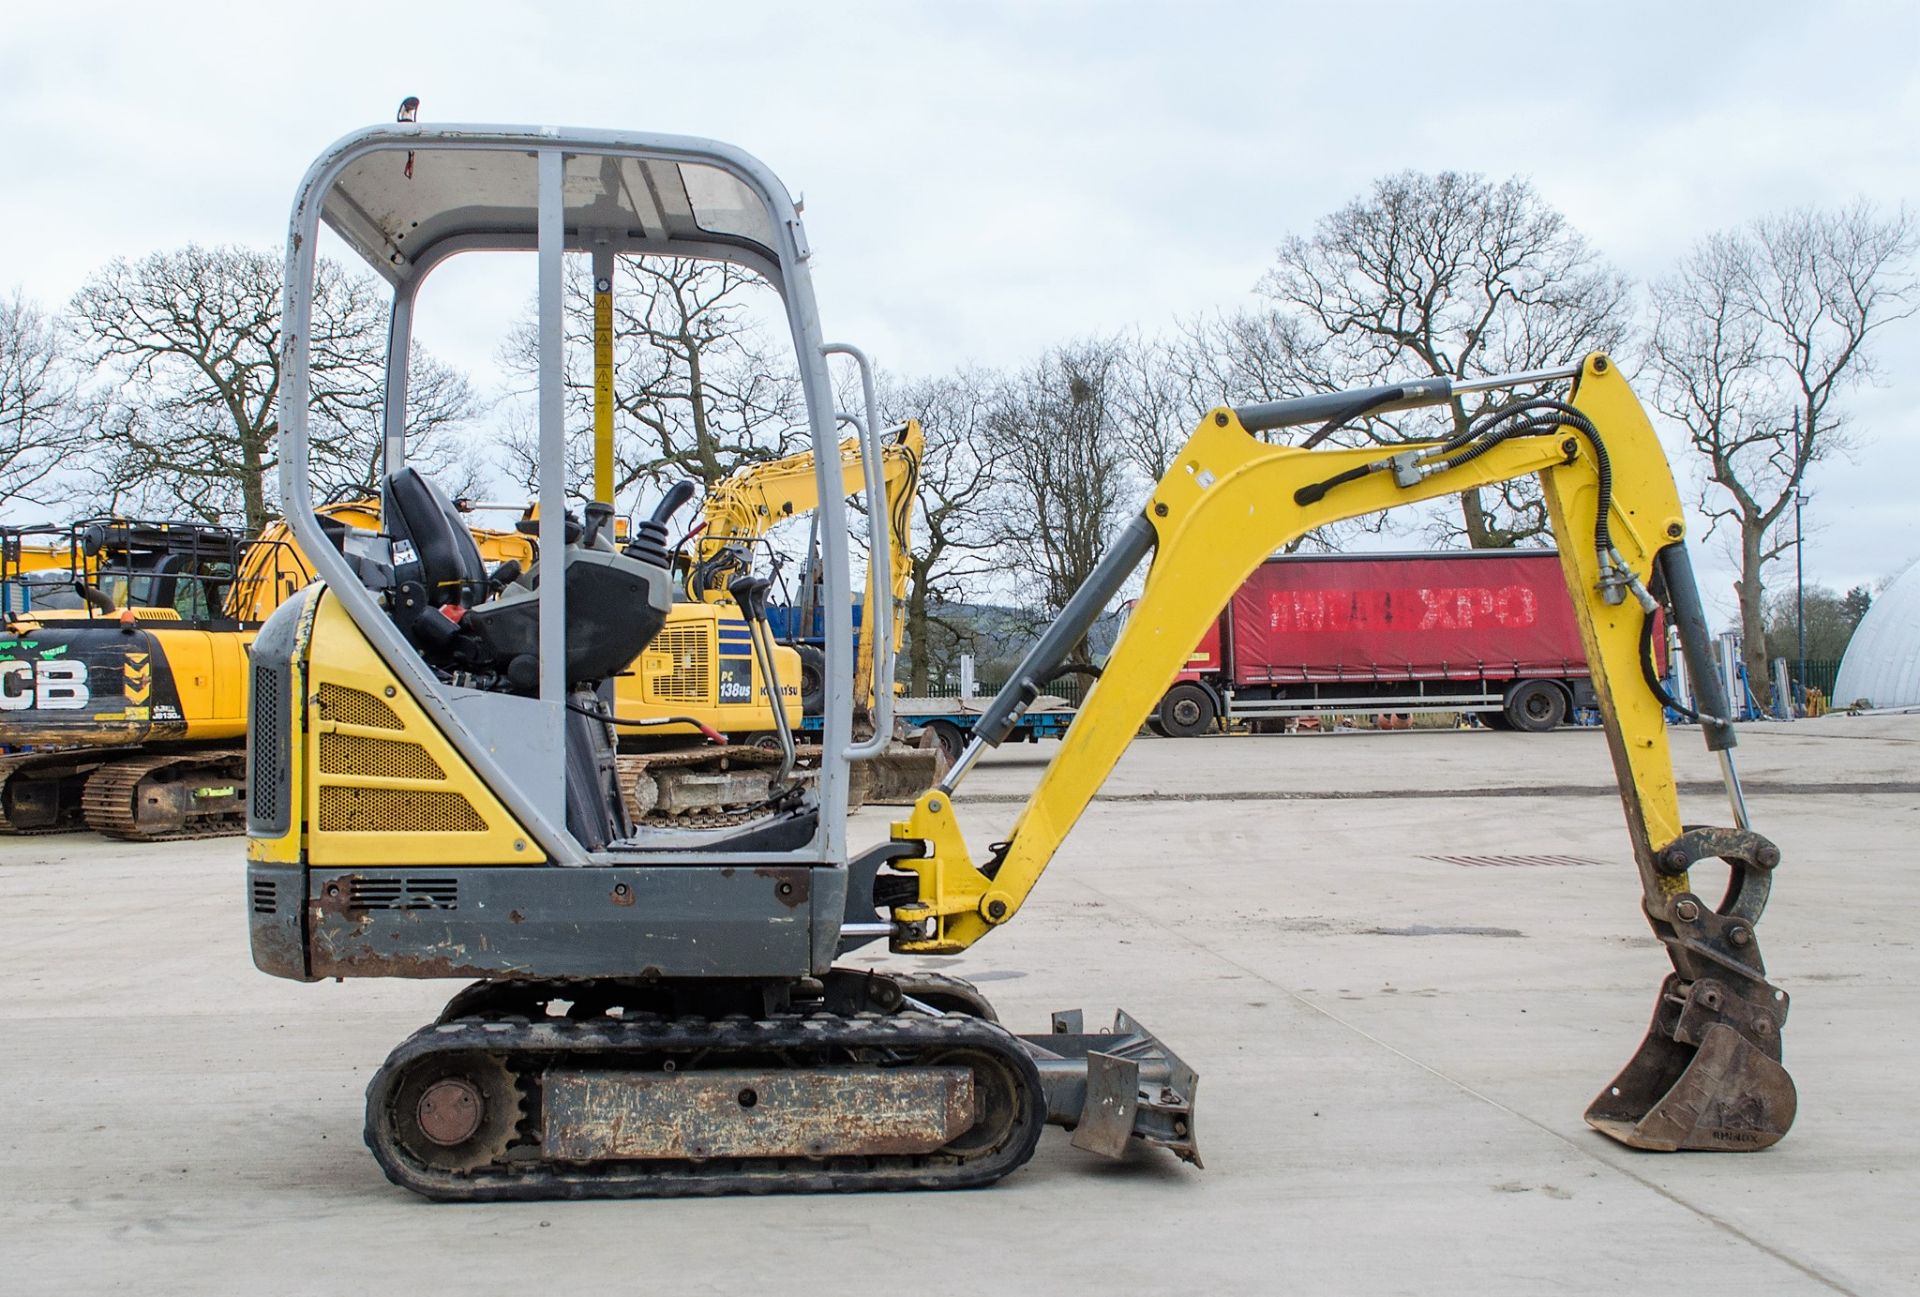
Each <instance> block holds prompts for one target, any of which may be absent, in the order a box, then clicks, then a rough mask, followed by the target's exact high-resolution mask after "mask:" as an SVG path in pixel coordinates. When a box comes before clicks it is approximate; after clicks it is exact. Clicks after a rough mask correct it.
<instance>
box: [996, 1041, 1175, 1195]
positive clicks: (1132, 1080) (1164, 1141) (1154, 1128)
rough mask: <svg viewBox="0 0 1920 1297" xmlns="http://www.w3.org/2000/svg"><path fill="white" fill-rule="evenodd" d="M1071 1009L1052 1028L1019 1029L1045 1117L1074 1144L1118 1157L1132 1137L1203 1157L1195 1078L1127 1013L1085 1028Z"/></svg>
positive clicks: (1171, 1150)
mask: <svg viewBox="0 0 1920 1297" xmlns="http://www.w3.org/2000/svg"><path fill="white" fill-rule="evenodd" d="M1083 1021H1084V1019H1083V1015H1082V1014H1081V1012H1080V1010H1078V1009H1074V1010H1072V1011H1070V1012H1067V1013H1056V1014H1054V1015H1053V1032H1052V1034H1050V1035H1046V1036H1022V1037H1020V1043H1021V1044H1022V1045H1024V1046H1025V1047H1026V1050H1027V1053H1029V1054H1030V1055H1032V1056H1033V1061H1034V1064H1035V1066H1037V1067H1038V1068H1039V1069H1040V1084H1041V1086H1042V1087H1043V1088H1044V1089H1045V1090H1046V1094H1047V1122H1048V1124H1049V1125H1054V1126H1064V1127H1066V1128H1067V1129H1068V1130H1071V1131H1072V1132H1073V1146H1074V1147H1075V1148H1083V1149H1086V1150H1087V1151H1088V1152H1090V1153H1099V1154H1101V1155H1102V1156H1104V1157H1119V1156H1121V1155H1122V1154H1123V1153H1125V1152H1126V1150H1127V1143H1128V1141H1130V1140H1134V1139H1137V1140H1139V1141H1141V1142H1142V1143H1144V1144H1150V1145H1153V1146H1155V1147H1157V1148H1164V1149H1167V1150H1169V1151H1170V1152H1172V1153H1173V1154H1174V1155H1175V1156H1177V1157H1179V1158H1180V1159H1181V1160H1182V1161H1186V1162H1191V1163H1193V1164H1194V1165H1195V1166H1199V1165H1200V1164H1201V1163H1200V1149H1199V1145H1198V1144H1197V1143H1196V1142H1195V1137H1194V1129H1193V1096H1194V1091H1195V1090H1196V1089H1197V1088H1198V1086H1199V1081H1200V1078H1199V1077H1198V1076H1197V1075H1196V1074H1195V1072H1194V1070H1193V1069H1192V1068H1190V1067H1188V1066H1187V1065H1186V1064H1185V1063H1183V1062H1181V1061H1180V1059H1179V1056H1178V1055H1176V1054H1175V1053H1174V1052H1173V1051H1172V1050H1170V1049H1168V1048H1167V1047H1166V1046H1165V1045H1163V1044H1161V1043H1160V1039H1159V1038H1158V1037H1157V1036H1155V1035H1154V1034H1153V1033H1152V1032H1150V1031H1148V1030H1147V1029H1146V1028H1145V1027H1143V1026H1141V1025H1140V1024H1139V1023H1137V1022H1135V1021H1134V1020H1133V1019H1132V1018H1130V1017H1129V1016H1127V1014H1126V1013H1124V1012H1120V1013H1116V1014H1114V1015H1113V1030H1112V1031H1103V1032H1093V1033H1088V1032H1087V1031H1086V1030H1085V1027H1084V1026H1083Z"/></svg>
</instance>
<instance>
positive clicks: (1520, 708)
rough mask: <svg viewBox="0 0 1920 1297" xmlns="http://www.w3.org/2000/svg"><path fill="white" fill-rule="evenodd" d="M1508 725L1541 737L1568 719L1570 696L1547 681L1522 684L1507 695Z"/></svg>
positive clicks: (1532, 681)
mask: <svg viewBox="0 0 1920 1297" xmlns="http://www.w3.org/2000/svg"><path fill="white" fill-rule="evenodd" d="M1505 712H1506V717H1507V721H1508V722H1509V723H1510V724H1511V725H1512V726H1513V728H1515V729H1516V730H1524V731H1526V732H1527V733H1529V734H1542V733H1545V732H1546V731H1547V730H1550V729H1552V728H1553V727H1554V726H1556V725H1558V724H1560V722H1562V721H1564V720H1566V719H1567V696H1566V695H1565V694H1563V693H1561V692H1560V686H1559V685H1556V684H1553V683H1552V682H1551V681H1547V680H1522V681H1521V682H1520V683H1519V684H1517V685H1515V686H1514V687H1513V688H1512V689H1510V690H1508V691H1507V705H1506V708H1505Z"/></svg>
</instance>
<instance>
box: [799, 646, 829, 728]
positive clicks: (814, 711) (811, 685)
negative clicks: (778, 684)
mask: <svg viewBox="0 0 1920 1297" xmlns="http://www.w3.org/2000/svg"><path fill="white" fill-rule="evenodd" d="M793 650H794V652H796V653H798V654H799V655H800V714H801V715H802V716H818V715H820V714H821V713H823V712H825V711H826V710H827V655H826V654H825V653H822V652H821V651H820V650H819V649H817V648H815V647H814V646H813V645H811V644H795V645H794V646H793Z"/></svg>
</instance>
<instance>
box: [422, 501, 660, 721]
mask: <svg viewBox="0 0 1920 1297" xmlns="http://www.w3.org/2000/svg"><path fill="white" fill-rule="evenodd" d="M386 492H387V507H388V511H389V512H388V518H389V523H388V532H389V534H390V535H391V536H392V537H393V563H394V566H393V572H394V587H395V590H394V595H393V597H391V598H390V599H389V608H390V611H391V612H392V613H393V616H394V620H395V621H396V623H398V624H399V626H400V628H401V630H402V631H403V632H404V633H405V634H406V635H407V638H408V639H409V640H410V641H412V643H413V645H414V646H415V647H416V648H418V649H419V650H420V651H421V653H422V654H423V655H424V656H426V657H427V658H428V660H429V661H435V662H441V663H445V664H448V665H454V666H458V667H462V668H465V669H468V670H475V671H492V672H497V673H500V674H503V675H504V676H505V678H506V681H507V684H508V686H509V687H510V688H511V689H512V690H513V691H515V692H519V693H532V692H533V691H534V690H535V688H536V686H537V684H538V681H539V678H540V670H539V652H540V621H539V607H540V604H539V586H540V578H541V572H542V569H543V568H547V567H549V566H550V565H551V561H550V560H548V561H543V562H539V563H536V564H535V565H534V567H533V568H532V569H531V570H530V571H528V572H527V573H526V574H525V575H524V576H523V577H521V579H520V580H519V581H517V582H515V583H514V584H512V585H509V586H507V587H506V589H505V590H504V591H501V592H498V593H496V586H497V585H498V584H499V583H497V582H490V581H489V580H488V578H487V573H486V569H485V565H484V564H483V562H482V561H481V558H480V550H479V547H478V546H477V545H475V544H474V540H473V534H472V533H471V532H469V531H468V530H467V527H466V524H465V522H463V521H462V520H461V517H460V515H459V513H458V512H457V511H455V509H454V507H453V503H452V502H451V501H450V500H448V499H447V497H446V495H445V493H443V492H442V491H441V490H440V489H439V488H438V487H437V486H435V485H434V484H433V483H432V482H430V481H428V480H427V479H426V478H425V477H423V476H421V474H420V473H419V471H418V470H416V469H412V468H403V469H401V470H400V471H399V472H397V473H394V474H392V475H390V476H389V477H388V478H387V483H386ZM568 531H569V534H570V536H572V537H576V538H578V540H577V543H573V544H569V545H567V546H566V549H565V556H564V564H565V571H566V582H567V667H566V681H567V684H568V685H570V686H571V685H576V684H593V683H597V682H599V681H601V680H605V679H607V678H608V677H610V676H612V675H614V674H616V673H617V672H620V671H623V670H625V669H626V668H627V666H628V664H629V663H631V662H632V661H633V659H634V658H635V657H637V656H638V655H639V653H640V651H641V650H642V649H644V648H645V647H646V646H647V645H648V644H649V643H651V642H652V641H653V637H654V636H655V635H656V634H658V633H659V631H660V627H661V626H662V625H664V624H665V623H666V619H667V612H668V610H669V609H670V608H671V607H672V606H673V581H672V578H671V576H670V575H669V573H668V571H667V569H666V567H665V565H664V563H662V562H659V561H656V560H654V559H652V558H647V557H635V556H634V555H633V554H632V553H631V552H629V553H622V552H620V551H619V550H616V549H615V548H614V547H613V542H612V540H611V539H610V538H608V537H607V536H606V535H605V534H604V529H593V530H592V534H591V535H588V536H582V534H581V533H582V529H581V528H580V527H579V525H578V524H573V523H571V522H570V521H569V527H568ZM661 557H662V558H664V553H662V555H661Z"/></svg>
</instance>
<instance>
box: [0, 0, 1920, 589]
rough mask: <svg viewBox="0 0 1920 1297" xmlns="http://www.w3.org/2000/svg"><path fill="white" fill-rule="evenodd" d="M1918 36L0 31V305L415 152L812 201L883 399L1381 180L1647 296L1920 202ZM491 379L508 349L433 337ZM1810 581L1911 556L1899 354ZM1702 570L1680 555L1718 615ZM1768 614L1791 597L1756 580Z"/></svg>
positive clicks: (1643, 27) (1119, 322)
mask: <svg viewBox="0 0 1920 1297" xmlns="http://www.w3.org/2000/svg"><path fill="white" fill-rule="evenodd" d="M1917 13H1920V6H1915V5H1913V4H1911V3H1908V4H1894V3H1887V4H1855V5H1840V4H1834V5H1810V4H1805V3H1800V4H1787V3H1753V2H1749V3H1743V4H1706V3H1702V4H1680V3H1667V4H1646V5H1636V4H1624V3H1617V4H1611V5H1602V6H1593V5H1581V6H1573V5H1566V6H1555V5H1550V4H1542V3H1533V4H1511V5H1508V4H1473V3H1466V2H1464V0H1462V2H1460V3H1454V4H1447V5H1439V4H1432V3H1427V4H1404V5H1393V4H1369V3H1364V2H1361V0H1349V2H1347V3H1338V4H1333V3H1316V4H1283V3H1244V4H1227V3H1219V4H1210V3H1177V4H1176V3H1171V2H1169V3H1163V4H1120V3H1107V4H1095V3H1066V2H1059V3H1047V2H1045V0H1030V2H1029V3H1024V4H1021V3H1005V4H984V3H965V2H962V0H951V2H949V3H944V4H933V3H911V2H907V0H897V2H895V3H875V4H843V3H833V2H831V0H812V2H810V3H804V4H802V3H791V2H787V3H764V4H755V3H737V2H733V0H705V2H704V3H701V4H694V5H688V4H673V5H662V4H651V3H636V2H635V0H626V2H625V3H619V4H610V5H600V4H592V3H586V2H585V0H574V2H573V3H570V4H566V5H539V4H532V3H525V4H513V3H505V2H500V0H496V2H494V3H467V4H460V5H451V4H447V5H436V4H430V3H415V4H378V5H376V4H359V3H345V2H341V0H327V2H326V3H318V4H303V5H289V6H280V5H272V4H260V3H253V4H211V3H204V2H201V3H194V4H189V5H158V4H153V3H150V2H149V3H87V2H85V0H68V2H67V3H65V4H60V5H55V4H51V3H35V4H27V3H20V2H19V0H10V2H9V3H7V4H6V5H5V13H4V18H3V19H0V140H3V141H4V143H0V159H3V160H4V163H5V166H4V181H0V287H11V286H13V285H15V284H17V285H19V286H21V287H23V288H24V289H25V290H26V291H27V292H28V293H29V294H30V295H32V296H34V297H36V298H38V299H40V300H41V301H42V302H43V303H45V304H48V305H57V304H59V303H62V302H64V301H65V300H66V299H67V298H68V297H69V296H70V295H71V294H72V292H73V291H74V289H76V288H77V287H78V286H79V284H80V283H81V281H82V280H83V279H84V278H85V277H86V275H87V274H88V272H89V271H91V270H92V269H93V268H95V267H96V266H98V265H99V264H100V263H102V262H104V261H105V260H107V259H108V258H110V257H113V256H116V255H127V256H136V255H139V254H141V253H145V252H148V251H153V250H157V249H168V248H174V247H177V246H179V245H181V244H184V243H186V242H189V241H198V242H201V243H222V242H236V243H245V244H251V245H256V246H261V247H278V246H280V245H281V244H282V242H283V240H284V232H285V221H286V213H287V208H288V204H289V201H290V199H291V196H292V192H293V187H294V185H295V183H296V182H297V181H298V179H299V177H300V175H301V174H302V172H303V171H304V170H305V168H306V166H307V164H308V162H309V161H311V159H312V158H313V156H314V155H315V154H316V153H318V152H319V151H320V150H321V149H322V148H323V147H324V146H325V145H326V144H328V143H329V142H330V141H332V140H333V139H335V138H337V137H339V136H340V135H343V134H345V133H346V132H347V131H349V130H351V129H355V128H358V127H360V126H364V125H368V124H371V123H376V122H381V121H387V120H390V119H391V117H392V114H393V110H394V107H395V105H396V104H397V103H398V102H399V100H400V99H401V98H402V97H404V96H405V95H408V94H415V95H419V96H420V97H421V100H422V104H423V110H422V116H423V118H424V119H426V120H431V121H490V122H543V123H563V124H571V125H583V126H603V127H619V128H632V129H646V130H663V131H676V132H684V133H689V134H696V135H708V136H713V137H717V138H720V139H725V140H729V141H731V142H733V143H735V144H738V145H741V146H743V147H745V148H746V149H748V150H749V151H751V152H754V153H756V154H758V155H759V156H760V157H761V158H763V159H764V160H766V161H767V162H768V163H770V164H771V165H772V166H773V168H774V169H775V170H776V171H777V172H778V173H779V174H780V175H781V176H782V177H784V178H785V180H786V181H787V184H788V185H789V187H790V188H792V189H793V190H794V191H795V192H796V193H803V194H804V195H805V198H806V202H807V225H808V233H809V235H810V237H811V240H812V243H813V247H814V249H815V253H816V260H815V284H816V288H817V290H818V293H819V297H820V302H821V307H822V312H823V315H824V319H825V325H826V332H827V334H828V335H829V336H830V337H843V338H846V339H848V340H851V341H857V342H860V343H861V344H862V345H864V346H865V347H867V348H868V350H869V351H871V352H872V353H873V354H874V356H875V358H876V359H877V360H878V361H879V362H880V363H881V364H882V365H884V366H887V367H889V368H892V369H896V370H902V371H908V372H920V371H932V370H943V369H947V368H951V367H953V366H955V365H957V364H959V363H961V362H965V361H973V362H980V363H984V364H994V365H1002V364H1018V363H1020V362H1021V361H1023V360H1025V359H1026V358H1028V357H1029V356H1030V355H1031V354H1032V353H1034V352H1036V351H1037V350H1039V349H1040V348H1042V347H1044V346H1046V345H1048V344H1049V343H1052V342H1055V341H1060V340H1063V339H1065V338H1068V337H1072V336H1076V335H1085V334H1090V333H1104V332H1109V331H1112V330H1115V329H1119V328H1123V327H1128V326H1134V325H1139V326H1142V327H1146V328H1149V329H1153V328H1158V327H1160V326H1162V325H1163V324H1165V323H1166V322H1168V321H1169V320H1170V319H1171V318H1172V317H1174V316H1175V315H1180V314H1189V313H1192V312H1195V311H1200V310H1207V309H1212V308H1215V307H1222V306H1225V307H1231V306H1235V305H1241V304H1245V303H1248V302H1250V301H1251V297H1250V292H1249V290H1250V289H1251V286H1252V284H1253V282H1254V280H1255V279H1256V278H1257V277H1258V275H1259V274H1260V272H1261V270H1262V269H1263V268H1264V267H1265V266H1266V264H1267V263H1268V261H1269V260H1270V258H1271V256H1272V253H1273V248H1274V246H1275V245H1276V244H1277V243H1278V242H1279V240H1280V239H1281V238H1282V237H1284V236H1285V235H1286V234H1287V233H1289V232H1293V231H1305V230H1307V229H1308V228H1310V227H1311V225H1312V223H1313V221H1314V220H1315V219H1316V218H1317V217H1319V216H1320V215H1322V214H1324V213H1326V212H1328V211H1330V210H1332V209H1333V208H1335V207H1337V206H1339V205H1340V204H1341V203H1343V202H1345V201H1346V200H1347V199H1349V198H1351V197H1353V196H1354V195H1356V194H1358V193H1359V192H1361V191H1362V190H1363V189H1364V188H1365V187H1366V186H1367V184H1368V182H1369V181H1370V180H1372V179H1373V178H1374V177H1376V176H1379V175H1382V174H1384V173H1387V172H1391V171H1395V170H1398V169H1401V168H1406V167H1413V168H1419V169H1422V170H1428V171H1438V170H1443V169H1448V168H1453V169H1461V170H1470V171H1479V172H1484V173H1486V174H1488V175H1490V176H1495V177H1503V176H1507V175H1512V174H1519V175H1524V176H1527V177H1530V178H1531V179H1532V181H1533V182H1534V184H1535V185H1536V186H1537V187H1538V189H1539V190H1540V192H1541V193H1542V194H1543V195H1544V196H1545V197H1546V199H1547V200H1548V201H1549V202H1551V203H1553V204H1554V205H1555V206H1557V207H1558V208H1559V209H1560V210H1561V211H1563V212H1564V213H1565V214H1566V215H1567V216H1568V217H1569V218H1570V219H1571V220H1572V221H1573V223H1574V224H1575V225H1577V226H1578V227H1579V228H1580V229H1581V230H1582V231H1583V232H1584V233H1585V234H1586V235H1587V236H1588V237H1589V238H1590V239H1591V240H1592V241H1593V243H1594V244H1595V245H1596V246H1597V247H1598V248H1599V250H1600V251H1601V252H1603V253H1604V254H1605V255H1606V256H1607V257H1609V258H1610V259H1612V260H1613V261H1614V262H1615V263H1617V264H1618V265H1619V266H1620V267H1622V268H1623V269H1624V270H1626V271H1627V272H1628V273H1629V274H1631V275H1633V276H1634V277H1635V278H1636V279H1637V280H1639V281H1641V282H1642V283H1644V282H1645V281H1647V280H1649V279H1651V278H1653V277H1657V276H1658V275H1660V274H1661V273H1663V272H1664V271H1665V270H1666V269H1667V267H1668V266H1669V265H1670V264H1671V263H1672V261H1673V260H1674V259H1675V258H1676V257H1677V256H1678V255H1679V254H1680V253H1682V252H1683V251H1684V250H1685V249H1686V248H1687V246H1688V245H1689V244H1690V243H1691V242H1692V241H1693V240H1694V239H1696V238H1698V237H1699V236H1701V235H1703V234H1706V233H1708V232H1709V231H1712V230H1714V229H1717V228H1720V227H1724V226H1728V225H1733V224H1737V223H1739V222H1741V221H1743V220H1746V219H1748V218H1750V217H1753V216H1755V215H1758V214H1760V213H1763V212H1766V211H1769V210H1774V209H1779V208H1784V207H1791V206H1796V205H1802V204H1817V205H1832V204H1838V203H1841V202H1845V201H1848V200H1851V199H1853V198H1856V197H1860V196H1865V197H1867V198H1869V199H1871V200H1873V201H1875V202H1877V203H1879V204H1880V205H1882V206H1883V207H1884V208H1886V209H1888V210H1892V209H1894V208H1897V207H1899V206H1900V205H1902V204H1909V205H1911V204H1913V203H1914V202H1915V200H1916V194H1917V192H1920V191H1917V190H1916V181H1920V153H1917V152H1916V143H1920V140H1917V139H1916V131H1915V122H1916V120H1920V71H1916V67H1917V66H1920V60H1917V59H1916V57H1915V50H1916V48H1920V18H1917V17H1916V14H1917ZM424 331H425V340H426V342H427V343H428V344H429V345H430V346H432V347H433V348H434V349H435V350H436V351H437V352H438V353H440V354H441V355H443V356H445V357H446V358H448V359H450V360H453V361H455V362H456V363H460V364H463V365H465V366H468V367H469V368H470V369H472V370H473V371H475V374H476V377H477V378H480V379H481V380H482V381H483V382H484V381H485V380H486V378H487V373H486V371H487V370H488V368H489V366H490V364H491V361H492V347H493V345H494V344H493V339H494V337H495V336H496V333H497V331H494V330H488V329H481V328H478V327H471V326H469V324H468V323H467V319H466V317H465V316H462V315H447V314H446V313H442V314H441V315H440V316H438V317H433V318H429V319H428V320H427V321H426V322H425V325H424ZM1878 351H1879V357H1880V362H1881V364H1880V368H1881V371H1882V374H1881V378H1880V381H1879V385H1878V387H1877V388H1876V389H1875V390H1872V391H1869V392H1863V393H1861V394H1859V395H1858V396H1856V397H1855V398H1853V400H1852V402H1851V408H1852V410H1853V412H1854V413H1855V414H1856V415H1857V417H1858V420H1859V425H1860V434H1861V440H1862V442H1863V449H1862V451H1861V452H1860V453H1859V455H1858V456H1857V462H1854V463H1843V462H1836V463H1833V464H1830V465H1826V466H1823V467H1821V468H1819V469H1818V470H1817V471H1816V475H1815V477H1814V479H1813V482H1812V492H1813V495H1814V503H1813V504H1812V505H1811V506H1810V508H1809V511H1808V521H1809V529H1808V542H1807V571H1808V578H1809V580H1810V581H1816V580H1817V581H1822V582H1826V583H1829V584H1834V585H1837V586H1846V585H1850V584H1853V583H1856V582H1867V583H1872V582H1874V581H1876V580H1878V579H1879V578H1880V577H1882V576H1884V575H1886V574H1888V573H1890V572H1892V571H1895V570H1897V569H1898V568H1900V567H1901V566H1903V565H1904V564H1905V563H1906V562H1907V561H1908V560H1910V559H1913V558H1916V557H1920V509H1916V507H1915V504H1914V501H1915V496H1916V483H1920V414H1916V413H1915V410H1914V401H1915V398H1916V396H1920V326H1916V325H1915V324H1914V323H1912V322H1908V323H1907V324H1903V325H1901V326H1897V327H1896V328H1894V329H1890V330H1889V331H1887V332H1886V333H1885V334H1884V335H1882V337H1881V339H1880V342H1879V344H1878ZM1719 549H1720V547H1719V546H1718V545H1716V544H1715V543H1714V542H1712V541H1708V542H1706V545H1705V549H1704V551H1703V552H1702V554H1701V559H1702V562H1703V566H1704V567H1705V568H1706V572H1705V573H1704V576H1705V578H1706V580H1707V581H1708V582H1709V584H1710V586H1711V588H1710V589H1709V591H1708V593H1709V596H1710V597H1711V598H1712V600H1713V602H1714V603H1715V605H1716V606H1717V607H1719V608H1721V609H1723V610H1727V609H1730V607H1731V595H1730V592H1729V590H1728V588H1727V582H1728V580H1729V578H1730V571H1729V567H1728V564H1727V563H1726V561H1725V559H1724V557H1723V555H1722V554H1721V553H1719ZM1782 580H1785V581H1790V580H1791V569H1790V567H1786V568H1782V569H1780V570H1778V571H1776V572H1775V573H1774V574H1773V578H1772V581H1773V583H1779V582H1781V581H1782Z"/></svg>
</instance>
